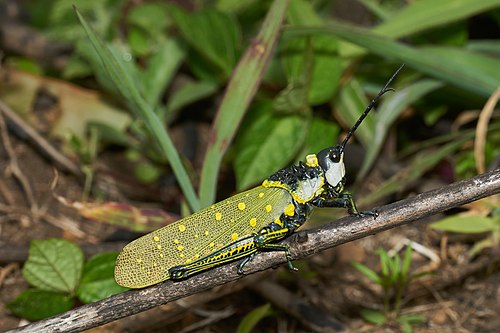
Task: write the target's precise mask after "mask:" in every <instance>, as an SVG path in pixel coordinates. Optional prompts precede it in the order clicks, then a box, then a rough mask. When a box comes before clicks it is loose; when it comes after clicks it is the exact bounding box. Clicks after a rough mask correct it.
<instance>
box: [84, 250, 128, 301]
mask: <svg viewBox="0 0 500 333" xmlns="http://www.w3.org/2000/svg"><path fill="white" fill-rule="evenodd" d="M117 255H118V253H115V252H108V253H101V254H98V255H96V256H94V257H92V258H91V259H90V260H89V261H88V262H87V263H85V267H84V268H83V275H82V282H81V283H80V286H79V287H78V289H77V295H78V298H79V299H80V300H81V301H82V302H84V303H90V302H95V301H98V300H101V299H104V298H106V297H109V296H111V295H115V294H118V293H121V292H123V291H125V290H128V289H127V288H124V287H121V286H119V285H118V284H117V283H116V282H115V278H114V270H115V262H116V257H117Z"/></svg>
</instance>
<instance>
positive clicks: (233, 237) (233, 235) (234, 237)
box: [231, 232, 238, 241]
mask: <svg viewBox="0 0 500 333" xmlns="http://www.w3.org/2000/svg"><path fill="white" fill-rule="evenodd" d="M231 239H232V240H233V241H235V240H237V239H238V234H237V233H235V232H234V233H233V234H232V235H231Z"/></svg>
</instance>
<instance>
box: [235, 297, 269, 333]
mask: <svg viewBox="0 0 500 333" xmlns="http://www.w3.org/2000/svg"><path fill="white" fill-rule="evenodd" d="M273 313H274V311H273V309H272V307H271V304H270V303H266V304H264V305H262V306H259V307H258V308H255V309H253V310H252V311H250V312H249V313H248V314H247V315H246V316H245V317H243V319H242V320H241V322H240V324H239V325H238V328H237V329H236V333H250V332H253V329H254V328H255V326H256V325H257V324H258V323H259V321H261V320H262V319H264V318H265V317H269V316H271V315H273Z"/></svg>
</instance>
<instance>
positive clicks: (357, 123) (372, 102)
mask: <svg viewBox="0 0 500 333" xmlns="http://www.w3.org/2000/svg"><path fill="white" fill-rule="evenodd" d="M404 66H405V65H404V64H402V65H401V66H400V67H399V68H398V70H397V71H396V72H395V73H394V74H392V76H391V78H390V79H389V81H387V83H386V84H385V86H384V87H383V88H382V90H380V92H379V93H378V95H377V96H375V98H374V99H372V101H371V102H370V104H369V105H368V106H367V107H366V109H365V111H364V112H363V114H362V115H361V117H359V119H358V121H356V123H355V124H354V126H353V127H352V128H351V130H350V131H349V133H347V136H346V137H345V139H344V141H342V143H341V144H340V146H341V147H342V151H344V148H345V145H346V143H347V141H349V139H350V138H351V136H352V135H353V134H354V132H355V131H356V129H357V128H358V126H359V125H360V124H361V123H362V122H363V120H364V119H365V117H366V115H368V112H370V111H371V109H373V107H374V106H375V103H377V101H378V99H379V98H380V97H381V96H382V95H383V94H385V93H386V92H388V91H394V89H392V88H389V85H390V84H391V82H392V80H394V78H395V77H396V75H398V73H399V72H400V71H401V70H402V69H403V67H404Z"/></svg>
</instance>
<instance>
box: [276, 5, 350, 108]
mask: <svg viewBox="0 0 500 333" xmlns="http://www.w3.org/2000/svg"><path fill="white" fill-rule="evenodd" d="M288 21H289V23H291V24H292V25H307V24H321V23H322V20H321V18H320V17H319V16H318V15H317V14H316V13H315V12H314V8H313V7H312V5H311V3H310V2H307V1H303V0H293V1H292V2H291V3H290V10H289V14H288ZM310 42H311V45H312V50H313V66H312V73H311V74H312V77H311V82H310V84H309V86H310V87H309V94H308V96H309V103H310V104H311V105H317V104H322V103H325V102H327V101H328V100H329V99H331V98H332V96H333V94H334V92H335V90H336V89H337V87H338V84H339V80H340V75H341V74H342V70H343V66H342V61H341V59H340V58H339V57H338V54H337V51H338V39H337V38H336V37H331V36H313V37H311V41H310ZM306 46H307V38H297V39H292V40H288V41H285V46H284V48H283V52H282V54H283V64H284V67H285V69H286V71H287V73H288V76H289V77H290V80H292V81H296V80H298V79H299V78H300V76H301V73H302V71H303V67H304V65H303V62H304V56H303V54H304V49H305V47H306Z"/></svg>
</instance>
